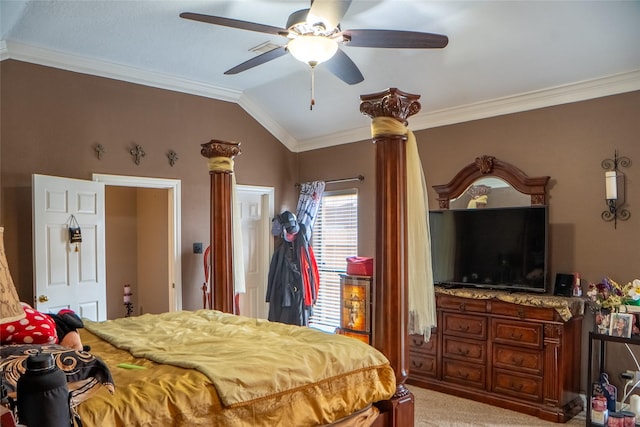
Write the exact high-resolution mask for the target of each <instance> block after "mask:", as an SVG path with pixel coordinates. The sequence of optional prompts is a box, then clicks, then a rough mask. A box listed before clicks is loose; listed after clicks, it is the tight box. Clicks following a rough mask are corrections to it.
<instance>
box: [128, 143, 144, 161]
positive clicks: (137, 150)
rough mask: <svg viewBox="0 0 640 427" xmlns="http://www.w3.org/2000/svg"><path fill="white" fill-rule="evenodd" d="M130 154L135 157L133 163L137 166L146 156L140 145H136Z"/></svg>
mask: <svg viewBox="0 0 640 427" xmlns="http://www.w3.org/2000/svg"><path fill="white" fill-rule="evenodd" d="M129 153H131V156H132V157H133V162H134V163H135V164H136V165H139V164H140V160H141V159H142V158H143V157H144V156H145V155H146V153H145V152H144V150H143V149H142V146H141V145H140V144H136V145H135V146H134V147H133V148H132V149H131V150H129Z"/></svg>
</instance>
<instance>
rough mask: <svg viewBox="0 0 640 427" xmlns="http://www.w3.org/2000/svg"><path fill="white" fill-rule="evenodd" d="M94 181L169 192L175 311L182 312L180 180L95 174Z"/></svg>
mask: <svg viewBox="0 0 640 427" xmlns="http://www.w3.org/2000/svg"><path fill="white" fill-rule="evenodd" d="M92 178H93V180H94V181H97V182H103V183H104V184H105V185H114V186H121V187H140V188H160V189H162V188H164V189H167V190H169V196H170V197H171V199H172V200H170V203H171V204H172V206H173V207H172V209H173V220H174V227H173V262H174V270H173V274H174V277H173V283H175V290H174V294H175V297H174V299H175V300H174V307H173V308H174V310H175V311H179V310H182V189H181V186H182V184H181V181H180V180H179V179H164V178H148V177H140V176H125V175H108V174H101V173H94V174H93V176H92Z"/></svg>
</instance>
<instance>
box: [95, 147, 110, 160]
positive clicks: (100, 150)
mask: <svg viewBox="0 0 640 427" xmlns="http://www.w3.org/2000/svg"><path fill="white" fill-rule="evenodd" d="M93 149H94V150H95V151H96V154H97V156H98V160H102V156H103V155H104V153H106V152H107V150H106V149H105V148H104V146H103V145H102V144H96V146H95V147H94V148H93Z"/></svg>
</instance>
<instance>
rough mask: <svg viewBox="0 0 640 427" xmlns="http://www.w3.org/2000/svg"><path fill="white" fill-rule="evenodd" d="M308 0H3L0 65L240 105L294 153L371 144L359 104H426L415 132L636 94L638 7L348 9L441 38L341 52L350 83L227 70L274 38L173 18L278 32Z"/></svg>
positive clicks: (405, 3)
mask: <svg viewBox="0 0 640 427" xmlns="http://www.w3.org/2000/svg"><path fill="white" fill-rule="evenodd" d="M308 6H309V3H308V2H306V1H293V0H289V1H284V0H281V1H267V0H236V1H223V0H213V1H178V0H173V1H149V0H144V1H143V0H139V1H115V0H112V1H100V0H76V1H35V0H32V1H17V0H0V8H1V9H0V13H1V21H0V23H1V25H2V26H1V28H0V40H1V41H0V55H1V56H0V57H1V58H2V59H6V58H13V59H17V60H22V61H28V62H34V63H39V64H43V65H49V66H54V67H59V68H63V69H68V70H73V71H78V72H83V73H89V74H95V75H99V76H105V77H110V78H115V79H120V80H125V81H131V82H135V83H140V84H146V85H150V86H155V87H161V88H167V89H171V90H178V91H183V92H187V93H193V94H198V95H202V96H207V97H211V98H215V99H222V100H225V101H231V102H236V103H238V104H239V105H240V106H241V107H242V108H244V109H245V110H246V111H247V112H248V113H249V114H250V115H252V116H253V117H254V118H255V119H256V120H258V121H259V122H260V123H261V124H262V125H263V126H264V127H265V128H267V129H268V130H269V131H270V132H271V133H272V134H273V135H274V136H275V137H276V138H278V139H279V140H280V141H282V143H283V144H285V145H286V146H287V147H289V148H290V149H291V150H293V151H304V150H309V149H313V148H319V147H324V146H331V145H336V144H343V143H348V142H353V141H357V140H362V139H367V138H368V137H369V125H370V120H369V118H367V117H365V116H363V115H362V114H361V113H360V112H359V99H360V95H362V94H368V93H374V92H380V91H382V90H384V89H386V88H389V87H397V88H399V89H401V90H403V91H405V92H410V93H415V94H419V95H421V96H422V97H421V100H420V101H421V104H422V110H421V112H420V113H419V114H418V115H416V116H414V117H412V118H411V119H410V127H411V128H412V129H414V130H416V129H421V128H427V127H432V126H437V125H443V124H449V123H456V122H461V121H466V120H473V119H478V118H483V117H489V116H494V115H499V114H506V113H511V112H517V111H523V110H527V109H532V108H539V107H544V106H548V105H555V104H561V103H566V102H573V101H578V100H583V99H590V98H594V97H599V96H606V95H610V94H615V93H621V92H627V91H632V90H638V89H640V1H611V0H610V1H418V0H362V1H359V0H354V1H353V3H352V4H351V7H350V8H349V10H348V11H347V13H346V15H345V16H344V18H343V20H342V22H341V27H342V29H358V28H371V29H396V30H410V31H423V32H433V33H439V34H445V35H447V36H448V37H449V44H448V46H447V47H446V48H444V49H427V50H391V49H373V48H359V47H349V46H345V47H344V48H343V50H344V52H345V53H347V54H348V55H349V57H350V58H351V59H352V60H353V61H354V62H355V63H356V64H357V65H358V67H359V68H360V70H361V71H362V74H363V75H364V78H365V80H364V81H363V82H362V83H359V84H357V85H351V86H350V85H347V84H345V83H343V82H342V81H341V80H339V79H338V78H336V77H335V76H333V75H332V74H330V73H329V72H328V71H327V70H326V69H324V68H323V66H322V64H320V65H319V66H318V68H317V70H316V73H315V74H316V75H315V92H316V95H315V98H316V105H315V106H314V108H313V110H310V109H309V102H310V95H311V94H310V87H311V77H310V72H309V67H308V66H306V65H305V64H303V63H300V62H298V61H296V60H295V59H294V58H293V57H291V56H290V55H285V56H283V57H280V58H278V59H275V60H273V61H271V62H268V63H266V64H263V65H260V66H258V67H255V68H253V69H250V70H248V71H245V72H243V73H240V74H237V75H232V76H229V75H224V74H223V73H224V71H225V70H227V69H229V68H231V67H233V66H235V65H238V64H240V63H242V62H244V61H246V60H248V59H250V58H252V57H253V56H255V55H256V54H255V53H253V52H251V51H250V49H251V48H253V47H255V46H257V45H260V44H262V43H265V42H270V43H274V44H276V45H282V44H284V43H283V42H286V40H285V39H284V38H282V37H279V36H273V35H268V34H262V33H257V32H251V31H245V30H239V29H233V28H223V27H219V26H215V25H211V24H205V23H201V22H195V21H190V20H185V19H181V18H180V17H179V14H180V13H181V12H196V13H203V14H210V15H218V16H224V17H228V18H234V19H241V20H245V21H252V22H257V23H261V24H267V25H272V26H276V27H284V26H285V24H286V20H287V17H288V16H289V14H291V13H292V12H294V11H296V10H299V9H303V8H306V7H308Z"/></svg>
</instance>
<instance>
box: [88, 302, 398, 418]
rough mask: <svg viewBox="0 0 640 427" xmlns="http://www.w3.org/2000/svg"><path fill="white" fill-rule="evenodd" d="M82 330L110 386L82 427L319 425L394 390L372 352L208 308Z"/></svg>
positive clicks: (389, 373)
mask: <svg viewBox="0 0 640 427" xmlns="http://www.w3.org/2000/svg"><path fill="white" fill-rule="evenodd" d="M85 328H86V329H87V330H82V331H81V332H82V339H83V343H84V344H87V345H90V346H91V352H92V353H93V354H95V355H97V356H99V357H101V358H102V359H103V360H104V361H105V362H106V363H107V365H109V367H110V369H111V372H112V375H113V378H114V383H115V387H116V388H115V390H116V391H115V393H114V394H113V395H110V394H109V393H108V392H107V390H106V389H104V390H101V391H100V392H99V393H97V394H96V395H94V396H93V397H92V398H91V399H89V400H88V401H86V402H84V403H83V404H81V405H80V407H79V408H78V412H79V414H80V416H81V418H82V420H83V422H84V423H85V426H114V427H116V426H160V425H161V426H204V425H207V426H247V427H248V426H277V425H287V426H288V425H296V426H313V425H323V424H328V423H331V422H334V421H336V420H338V419H341V418H343V417H346V416H348V415H349V414H351V413H353V412H356V411H358V410H360V409H363V408H365V407H367V405H369V404H370V403H371V402H375V401H379V400H384V399H388V398H390V397H391V395H392V394H393V392H394V391H395V375H394V373H393V370H392V369H391V367H390V366H389V363H388V361H387V359H386V358H385V357H384V356H383V355H382V354H381V353H380V352H378V351H377V350H375V349H374V348H373V347H370V346H368V345H366V344H364V343H362V342H360V341H358V340H355V339H353V338H348V337H344V336H339V335H329V334H325V333H322V332H319V331H314V330H311V329H309V328H303V327H298V326H290V325H283V324H279V323H272V322H267V321H264V320H256V319H251V318H246V317H242V316H233V315H229V314H224V313H220V312H217V311H213V310H198V311H195V312H178V313H165V314H161V315H143V316H139V317H132V318H125V319H118V320H113V321H107V322H100V323H94V322H90V321H86V322H85ZM90 331H91V332H93V333H91V332H90ZM94 334H95V335H94ZM96 335H100V336H103V337H110V336H111V338H114V339H115V341H117V343H118V344H117V345H118V346H121V347H123V348H122V349H119V348H116V347H115V346H113V345H111V344H109V343H107V342H106V341H104V340H103V339H100V338H99V337H98V336H96ZM165 337H170V339H167V338H165ZM124 348H130V349H131V352H132V353H133V355H132V353H130V352H129V351H126V350H124ZM207 358H208V359H209V361H208V362H205V361H204V360H205V359H207ZM174 359H175V360H174ZM153 360H156V361H159V362H164V363H156V362H154V361H153ZM166 362H170V364H167V363H166ZM121 363H133V364H137V365H140V366H144V367H146V369H144V370H140V369H123V368H118V367H117V365H118V364H121ZM175 365H181V366H182V367H178V366H175ZM203 365H206V367H203ZM339 365H341V366H339ZM188 368H193V369H188ZM201 371H206V372H207V374H206V375H205V374H204V373H203V372H201ZM208 375H209V376H211V377H212V378H215V386H214V385H213V384H214V381H212V380H211V379H210V378H209V377H208Z"/></svg>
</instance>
